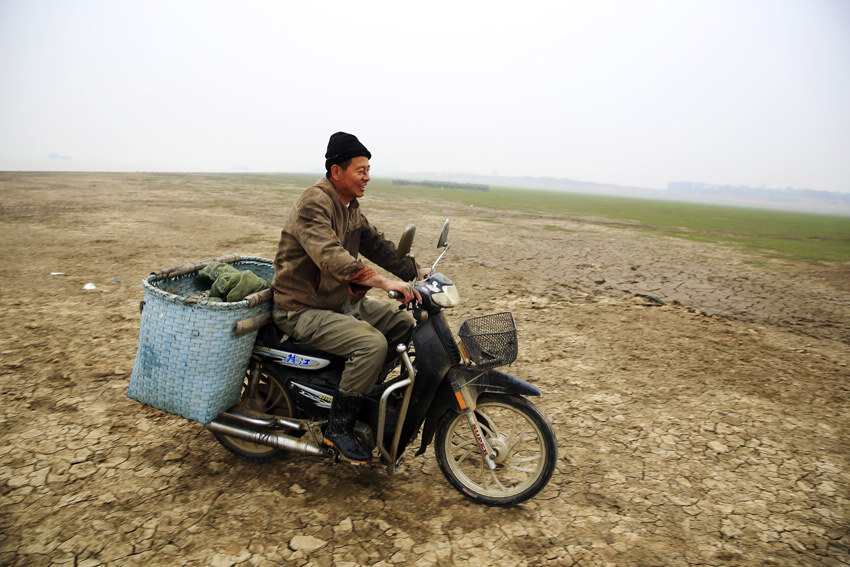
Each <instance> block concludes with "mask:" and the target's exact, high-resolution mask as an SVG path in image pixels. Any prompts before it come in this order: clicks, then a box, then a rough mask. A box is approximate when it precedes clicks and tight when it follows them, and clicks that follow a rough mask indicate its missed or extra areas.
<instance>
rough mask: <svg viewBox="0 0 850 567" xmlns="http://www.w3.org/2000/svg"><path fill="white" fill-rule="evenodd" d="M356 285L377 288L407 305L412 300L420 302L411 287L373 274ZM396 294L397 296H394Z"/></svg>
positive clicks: (420, 297) (416, 293)
mask: <svg viewBox="0 0 850 567" xmlns="http://www.w3.org/2000/svg"><path fill="white" fill-rule="evenodd" d="M357 283H359V284H361V285H367V286H369V287H377V288H379V289H382V290H384V291H386V292H388V293H389V294H390V297H392V298H393V299H396V300H398V301H400V302H402V303H403V304H405V305H407V304H408V303H410V302H411V301H413V300H414V299H415V300H416V301H419V302H421V301H422V296H420V295H419V292H418V291H416V290H415V289H414V288H413V286H412V285H410V284H407V283H404V282H402V281H399V280H391V279H389V278H385V277H384V276H382V275H380V274H373V275H371V276H369V277H368V278H366V279H363V280H360V281H358V282H357ZM396 294H398V295H396Z"/></svg>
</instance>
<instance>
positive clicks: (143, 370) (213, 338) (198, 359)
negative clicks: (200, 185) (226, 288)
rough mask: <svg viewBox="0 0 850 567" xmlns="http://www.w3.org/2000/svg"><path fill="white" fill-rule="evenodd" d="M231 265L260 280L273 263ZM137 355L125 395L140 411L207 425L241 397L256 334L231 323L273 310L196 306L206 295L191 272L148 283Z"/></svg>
mask: <svg viewBox="0 0 850 567" xmlns="http://www.w3.org/2000/svg"><path fill="white" fill-rule="evenodd" d="M233 266H234V267H236V268H238V269H240V270H251V271H252V272H254V273H255V274H257V275H258V276H260V277H261V278H263V279H269V278H271V277H272V275H274V267H273V266H272V263H271V260H266V259H263V258H242V259H241V260H240V261H238V262H234V263H233ZM142 285H143V286H144V290H145V307H144V310H143V311H142V322H141V325H140V329H139V349H138V351H137V352H136V361H135V363H134V365H133V373H132V375H131V377H130V387H129V389H128V390H127V395H128V396H129V397H130V398H132V399H134V400H136V401H139V402H142V403H143V404H148V405H150V406H153V407H155V408H157V409H161V410H164V411H167V412H169V413H173V414H176V415H179V416H182V417H185V418H187V419H191V420H193V421H198V422H200V423H209V422H210V421H211V420H212V419H213V418H214V417H216V416H217V415H218V414H220V413H221V412H223V411H224V410H226V409H228V408H230V407H232V406H234V405H236V403H237V402H238V401H239V398H240V397H241V392H242V381H243V378H244V376H245V371H246V370H247V368H248V363H249V362H250V358H251V350H252V349H253V346H254V341H255V340H256V338H257V331H253V332H249V333H246V334H244V335H241V336H237V335H235V334H234V333H233V329H234V326H235V325H236V322H237V321H240V320H242V319H246V318H248V317H253V316H255V315H259V314H261V313H263V312H265V311H269V310H271V303H269V302H267V303H262V304H260V305H257V306H255V307H248V301H247V300H245V301H239V302H234V303H217V302H209V301H197V300H194V299H192V296H197V295H199V294H200V293H201V292H202V291H204V290H203V289H202V288H201V287H200V286H199V285H198V282H197V273H192V274H188V275H185V276H180V277H176V278H168V279H165V280H161V281H154V276H150V277H148V278H146V279H145V280H144V281H143V282H142Z"/></svg>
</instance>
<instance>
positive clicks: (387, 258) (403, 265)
mask: <svg viewBox="0 0 850 567" xmlns="http://www.w3.org/2000/svg"><path fill="white" fill-rule="evenodd" d="M361 219H362V223H363V224H362V226H361V229H360V253H361V254H363V255H364V256H366V257H367V258H369V259H370V260H372V261H373V262H375V263H376V264H378V265H379V266H381V267H382V268H384V269H385V270H387V271H388V272H391V273H392V274H393V275H395V276H396V277H397V278H399V279H401V280H403V281H412V280H415V279H416V276H418V275H419V274H418V272H417V268H416V262H414V261H413V260H412V259H411V258H399V257H398V256H397V255H396V246H395V244H393V243H392V242H391V241H389V240H387V238H386V237H385V236H384V235H383V233H381V232H379V231H378V230H377V229H375V227H373V226H372V225H371V224H369V221H368V220H366V217H365V216H363V217H361Z"/></svg>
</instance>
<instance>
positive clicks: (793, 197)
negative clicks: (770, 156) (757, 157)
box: [667, 181, 850, 207]
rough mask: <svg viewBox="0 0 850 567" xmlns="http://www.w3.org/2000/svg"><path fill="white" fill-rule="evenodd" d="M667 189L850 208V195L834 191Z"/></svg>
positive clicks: (686, 184) (681, 185)
mask: <svg viewBox="0 0 850 567" xmlns="http://www.w3.org/2000/svg"><path fill="white" fill-rule="evenodd" d="M667 189H668V190H669V191H673V192H676V193H682V194H686V195H701V196H707V197H724V198H735V199H758V200H761V201H765V202H774V203H800V202H803V203H804V202H821V203H829V204H833V205H839V206H842V207H850V193H838V192H832V191H816V190H813V189H794V188H793V187H786V188H785V189H770V188H767V187H747V186H734V185H713V184H711V183H694V182H692V181H678V182H675V183H672V182H671V183H668V184H667Z"/></svg>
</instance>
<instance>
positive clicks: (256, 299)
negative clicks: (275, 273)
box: [242, 287, 274, 307]
mask: <svg viewBox="0 0 850 567" xmlns="http://www.w3.org/2000/svg"><path fill="white" fill-rule="evenodd" d="M273 297H274V291H272V288H270V287H267V288H266V289H263V290H260V291H258V292H256V293H252V294H251V295H247V296H245V299H243V300H242V301H247V302H248V307H256V306H257V305H259V304H261V303H266V302H269V301H271V300H272V298H273Z"/></svg>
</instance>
